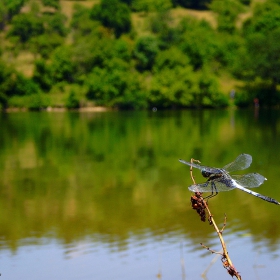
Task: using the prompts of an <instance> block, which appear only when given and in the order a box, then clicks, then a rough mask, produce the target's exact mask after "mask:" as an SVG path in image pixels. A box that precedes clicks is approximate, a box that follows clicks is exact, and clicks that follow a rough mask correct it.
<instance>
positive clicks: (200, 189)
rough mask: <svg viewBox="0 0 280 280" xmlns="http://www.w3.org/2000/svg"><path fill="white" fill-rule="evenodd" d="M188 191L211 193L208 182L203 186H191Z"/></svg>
mask: <svg viewBox="0 0 280 280" xmlns="http://www.w3.org/2000/svg"><path fill="white" fill-rule="evenodd" d="M189 190H190V191H192V192H213V191H212V187H211V183H210V182H209V181H208V182H206V183H203V184H196V185H191V186H189Z"/></svg>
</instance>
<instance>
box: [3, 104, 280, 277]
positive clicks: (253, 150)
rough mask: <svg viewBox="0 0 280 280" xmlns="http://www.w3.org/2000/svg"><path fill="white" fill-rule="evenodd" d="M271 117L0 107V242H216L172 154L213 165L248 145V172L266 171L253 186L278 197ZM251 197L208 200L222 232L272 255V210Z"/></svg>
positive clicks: (277, 125) (275, 231) (275, 119)
mask: <svg viewBox="0 0 280 280" xmlns="http://www.w3.org/2000/svg"><path fill="white" fill-rule="evenodd" d="M279 116H280V114H279V111H262V110H261V109H260V111H259V115H258V117H257V118H254V111H253V110H252V111H248V110H246V111H245V110H240V111H228V110H221V111H213V110H209V111H207V110H205V111H175V112H165V111H163V112H161V111H157V112H107V113H78V112H68V113H48V112H40V113H36V112H30V113H12V114H2V115H0V127H1V134H0V167H1V168H0V177H1V182H0V194H1V195H0V211H1V215H0V237H1V243H0V249H2V250H5V249H6V248H9V250H12V251H14V252H16V251H19V250H20V248H21V246H23V243H22V242H23V240H24V242H27V241H28V244H33V245H34V244H36V242H39V243H40V240H41V238H47V239H48V240H57V242H58V243H59V244H63V246H65V248H66V250H65V255H66V257H67V258H72V256H75V255H76V253H77V252H76V251H75V250H77V249H73V248H72V247H71V246H73V244H83V242H85V244H87V245H85V246H86V247H87V246H88V244H91V245H89V246H92V244H104V246H105V247H106V246H108V247H109V248H110V250H113V251H114V250H117V251H118V250H120V251H127V250H129V248H130V246H131V242H133V244H140V245H139V248H141V247H143V248H144V247H145V246H146V244H148V243H149V242H150V240H151V239H155V240H165V239H167V240H172V238H174V240H176V241H175V242H178V240H184V241H185V242H186V240H187V241H188V242H189V245H188V246H189V248H188V249H187V252H189V251H192V252H195V251H196V250H199V249H200V248H199V247H198V246H197V244H199V243H200V242H203V243H206V244H207V245H208V246H210V245H213V246H217V245H218V243H216V239H214V240H213V230H212V228H211V227H209V226H208V225H207V223H201V222H200V221H199V217H198V216H197V214H196V213H195V212H194V211H193V210H191V209H190V208H191V207H190V203H189V197H190V194H191V193H189V191H188V189H187V186H188V185H189V184H191V180H190V178H189V173H188V169H187V168H186V166H183V165H182V164H180V163H179V162H178V159H179V158H184V159H190V158H191V157H194V158H197V159H200V160H201V161H202V162H203V163H204V164H206V165H212V166H217V167H221V166H224V165H225V164H226V163H228V162H231V161H232V160H234V159H235V157H236V156H237V155H239V154H240V153H242V152H246V153H249V154H251V155H252V156H253V164H252V167H251V168H250V169H249V170H248V171H250V172H259V173H260V174H263V175H264V176H265V177H267V178H268V181H267V182H266V183H265V184H264V185H262V186H261V187H260V188H258V191H259V192H260V193H262V194H264V195H268V196H271V197H274V198H275V199H278V200H279V198H280V188H279V187H277V186H278V181H279V179H278V173H279V172H278V170H279V168H280V161H279V156H278V155H279V149H280V148H279V147H280V146H279V140H280V136H279V129H280V122H279ZM196 178H197V181H198V182H199V181H200V180H202V181H203V180H204V179H203V178H202V177H201V176H200V175H199V173H196ZM258 200H259V199H257V198H254V197H251V196H250V195H247V194H245V193H244V194H243V193H242V192H240V191H238V190H236V191H235V190H234V191H231V192H227V193H221V194H219V195H218V196H217V197H215V198H214V199H213V201H210V203H211V209H212V211H213V213H215V216H216V217H217V219H220V221H221V223H222V222H223V217H224V213H225V212H226V214H227V217H228V227H227V234H229V235H232V236H234V234H241V233H245V236H246V235H249V236H250V237H251V242H253V244H255V247H256V248H258V247H259V246H260V244H261V246H265V247H266V248H268V250H270V251H272V252H277V254H278V253H279V238H280V226H278V224H279V217H278V215H277V213H276V212H275V211H277V209H278V208H277V206H275V205H270V204H269V203H266V202H262V201H261V202H260V201H258ZM11 221H12V222H11ZM147 235H148V236H147ZM241 236H244V235H242V234H241ZM81 246H83V245H81ZM96 246H97V245H96ZM98 246H100V245H98ZM147 246H148V245H147ZM176 246H177V245H176ZM74 247H75V246H74ZM136 247H137V246H136ZM82 248H83V247H82ZM79 250H82V251H83V250H84V251H86V252H87V250H88V252H92V250H93V251H94V250H95V249H94V248H89V249H79ZM79 250H78V251H79ZM78 254H79V252H78ZM203 254H205V252H203ZM206 254H207V253H206ZM178 272H180V268H178ZM62 278H63V277H62ZM99 279H101V278H99ZM107 279H108V278H107ZM180 279H181V278H180Z"/></svg>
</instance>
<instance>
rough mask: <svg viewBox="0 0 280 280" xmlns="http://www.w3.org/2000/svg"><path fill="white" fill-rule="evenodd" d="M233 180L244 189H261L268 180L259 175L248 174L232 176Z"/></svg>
mask: <svg viewBox="0 0 280 280" xmlns="http://www.w3.org/2000/svg"><path fill="white" fill-rule="evenodd" d="M231 178H232V179H233V180H234V181H235V182H236V183H237V184H239V185H241V186H242V187H247V188H256V187H259V186H260V185H261V184H262V183H263V182H264V181H265V180H266V178H265V177H264V176H262V175H261V174H259V173H248V174H245V175H232V176H231Z"/></svg>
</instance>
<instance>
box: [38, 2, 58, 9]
mask: <svg viewBox="0 0 280 280" xmlns="http://www.w3.org/2000/svg"><path fill="white" fill-rule="evenodd" d="M42 3H43V5H44V6H49V7H53V8H55V9H59V8H60V3H59V0H42Z"/></svg>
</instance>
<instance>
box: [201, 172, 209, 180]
mask: <svg viewBox="0 0 280 280" xmlns="http://www.w3.org/2000/svg"><path fill="white" fill-rule="evenodd" d="M201 174H202V176H203V177H205V178H208V177H210V175H211V173H210V172H207V171H206V170H202V171H201Z"/></svg>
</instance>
